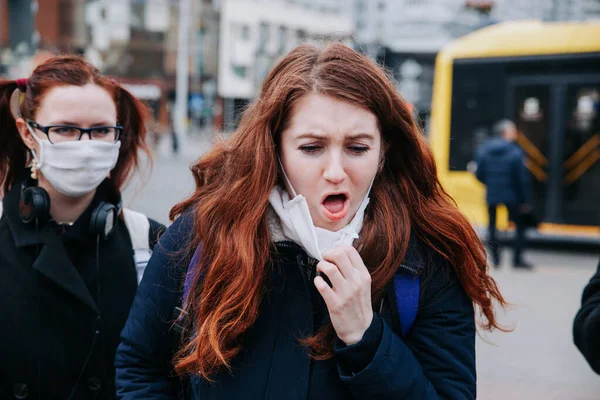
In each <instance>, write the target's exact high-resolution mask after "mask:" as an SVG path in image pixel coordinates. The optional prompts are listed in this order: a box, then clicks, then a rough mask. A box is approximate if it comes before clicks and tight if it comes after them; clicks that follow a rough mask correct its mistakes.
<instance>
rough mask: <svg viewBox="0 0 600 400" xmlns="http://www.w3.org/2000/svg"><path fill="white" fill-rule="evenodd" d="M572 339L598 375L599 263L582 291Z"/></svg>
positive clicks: (599, 320) (599, 332)
mask: <svg viewBox="0 0 600 400" xmlns="http://www.w3.org/2000/svg"><path fill="white" fill-rule="evenodd" d="M573 339H574V341H575V345H576V346H577V348H578V349H579V351H581V354H583V356H584V357H585V359H586V360H587V361H588V363H589V364H590V366H591V367H592V369H593V370H594V371H595V372H596V373H597V374H600V263H598V269H597V270H596V274H595V275H594V276H593V277H592V279H591V280H590V282H589V283H588V284H587V286H586V287H585V289H584V290H583V296H582V297H581V308H580V309H579V311H578V312H577V316H576V317H575V321H574V322H573Z"/></svg>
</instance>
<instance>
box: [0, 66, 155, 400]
mask: <svg viewBox="0 0 600 400" xmlns="http://www.w3.org/2000/svg"><path fill="white" fill-rule="evenodd" d="M146 118H147V111H146V108H145V107H144V105H143V104H142V103H141V102H140V101H139V100H137V99H136V98H135V97H134V96H132V95H131V94H130V93H129V92H127V91H126V90H125V89H123V88H122V87H121V86H119V84H118V83H117V82H115V81H114V80H111V79H108V78H106V77H104V76H102V75H101V74H100V73H99V72H98V70H96V69H95V68H94V67H93V66H92V65H90V64H89V63H87V62H86V61H85V60H83V59H82V58H79V57H74V56H63V57H56V58H52V59H50V60H47V61H46V62H44V63H43V64H41V65H40V66H38V67H37V68H36V69H35V70H34V71H33V74H32V75H31V77H29V78H28V79H19V80H17V81H12V80H0V183H1V184H2V187H1V188H0V197H2V205H1V206H0V215H1V219H0V304H2V306H1V307H0V320H1V321H2V322H3V324H4V325H3V327H2V340H1V341H0V354H1V356H0V398H2V399H5V398H11V399H13V398H15V399H25V398H35V399H111V398H114V397H115V386H114V376H115V375H114V373H115V372H114V371H115V370H114V357H115V353H116V349H117V345H118V343H119V333H120V332H121V330H122V329H123V326H124V325H125V321H126V319H127V315H128V313H129V309H130V307H131V304H132V302H133V297H134V295H135V291H136V290H137V284H138V281H139V279H140V278H141V276H140V275H141V272H142V271H143V268H144V266H145V263H144V259H143V256H144V254H143V252H144V250H145V253H146V255H145V257H146V261H147V259H148V252H149V248H151V247H152V243H153V240H152V239H153V238H155V237H156V234H157V232H158V230H159V229H160V227H161V225H160V224H158V223H156V222H154V221H149V220H148V218H147V217H145V216H144V215H141V214H138V213H135V212H133V211H130V210H124V211H123V214H122V215H121V195H120V192H121V189H122V188H123V187H124V185H125V182H126V180H127V178H128V177H129V176H130V175H131V174H132V173H133V172H134V170H135V169H136V168H137V167H138V152H139V151H140V150H142V151H145V152H146V153H148V149H147V147H146V144H145V142H144V139H145V135H146V127H145V125H144V122H145V120H146ZM130 229H135V230H132V231H130ZM154 241H155V240H154ZM144 243H146V244H147V245H145V246H144ZM144 247H145V249H144ZM134 250H136V251H139V253H136V256H135V257H134ZM136 263H137V264H136Z"/></svg>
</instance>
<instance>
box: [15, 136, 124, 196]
mask: <svg viewBox="0 0 600 400" xmlns="http://www.w3.org/2000/svg"><path fill="white" fill-rule="evenodd" d="M27 129H29V132H30V133H31V135H32V136H33V138H34V139H35V140H36V142H38V144H39V145H40V151H39V153H40V154H39V156H38V155H36V154H35V152H34V151H33V150H31V154H32V155H33V158H35V160H36V162H37V167H38V169H39V170H40V171H41V173H42V175H43V176H44V178H45V179H47V180H48V182H49V183H50V184H51V185H52V186H53V187H54V188H55V189H56V190H58V191H59V192H60V193H62V194H64V195H65V196H69V197H81V196H83V195H85V194H88V193H90V192H92V191H93V190H95V189H96V188H97V187H98V186H100V184H101V183H102V181H103V180H104V179H105V178H106V177H107V176H108V174H109V173H110V171H112V169H113V168H114V167H115V165H117V160H118V159H119V149H120V148H121V142H120V141H118V142H116V143H107V142H101V141H98V140H77V141H68V142H59V143H54V144H52V143H50V141H49V140H42V139H39V138H38V137H37V136H36V134H35V133H34V132H33V129H32V128H31V127H30V126H29V124H27Z"/></svg>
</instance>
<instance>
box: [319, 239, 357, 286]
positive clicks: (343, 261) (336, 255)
mask: <svg viewBox="0 0 600 400" xmlns="http://www.w3.org/2000/svg"><path fill="white" fill-rule="evenodd" d="M344 247H346V246H338V247H335V248H333V249H329V250H326V251H324V252H323V259H324V260H325V261H328V262H330V263H332V264H335V265H337V267H338V269H339V270H340V272H341V273H342V275H343V277H344V278H345V279H347V280H350V279H353V275H354V273H355V271H354V266H353V265H352V262H351V261H350V258H349V257H348V254H347V253H346V250H345V249H344ZM359 258H360V256H359ZM361 262H362V261H361Z"/></svg>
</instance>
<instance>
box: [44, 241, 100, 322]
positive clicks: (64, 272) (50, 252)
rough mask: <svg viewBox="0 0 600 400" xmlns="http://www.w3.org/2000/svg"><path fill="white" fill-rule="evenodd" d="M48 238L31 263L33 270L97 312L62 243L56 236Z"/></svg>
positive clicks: (94, 303)
mask: <svg viewBox="0 0 600 400" xmlns="http://www.w3.org/2000/svg"><path fill="white" fill-rule="evenodd" d="M48 236H49V238H47V240H45V241H44V246H43V247H42V250H41V252H40V255H39V256H38V258H37V259H36V260H35V262H34V263H33V269H34V270H35V271H38V272H39V273H40V274H41V275H43V276H45V277H46V278H47V279H49V280H50V281H52V282H54V283H55V284H56V285H57V286H59V287H61V288H62V289H63V290H65V291H66V292H68V293H70V294H71V295H73V296H74V297H75V298H77V299H79V300H80V301H81V302H82V303H84V304H86V305H87V306H88V307H90V308H91V309H92V310H94V311H96V312H98V307H97V305H96V302H95V301H94V299H93V298H92V295H91V294H90V292H89V290H88V288H87V286H86V285H85V282H84V281H83V279H82V278H81V275H80V274H79V272H78V271H77V269H76V268H75V266H74V265H73V263H72V262H71V260H70V258H69V255H68V254H67V252H66V250H65V247H64V245H63V243H62V241H61V240H60V238H59V237H58V236H56V235H48Z"/></svg>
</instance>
